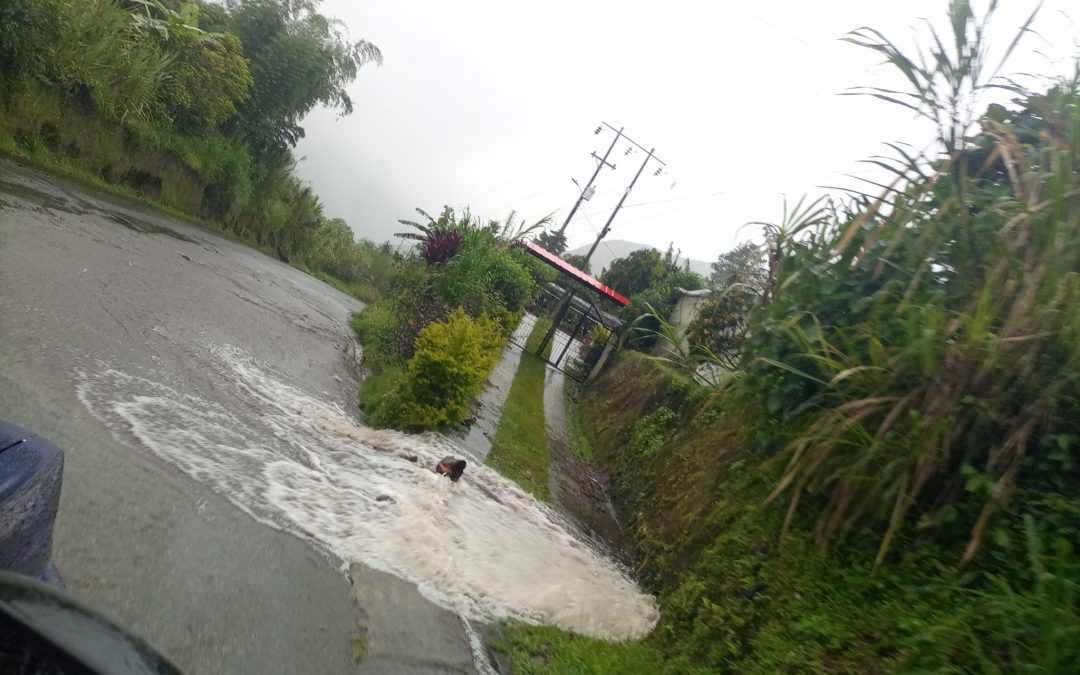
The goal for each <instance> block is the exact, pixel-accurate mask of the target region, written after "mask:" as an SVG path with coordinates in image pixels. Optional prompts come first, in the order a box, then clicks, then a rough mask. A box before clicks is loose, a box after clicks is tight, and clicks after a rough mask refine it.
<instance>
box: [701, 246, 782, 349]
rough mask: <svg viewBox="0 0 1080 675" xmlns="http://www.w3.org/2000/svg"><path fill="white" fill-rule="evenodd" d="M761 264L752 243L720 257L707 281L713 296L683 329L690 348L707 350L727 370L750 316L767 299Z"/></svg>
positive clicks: (760, 253)
mask: <svg viewBox="0 0 1080 675" xmlns="http://www.w3.org/2000/svg"><path fill="white" fill-rule="evenodd" d="M765 264H766V261H765V254H764V251H762V249H761V247H759V246H757V245H756V244H753V243H745V244H742V245H740V246H737V247H735V248H733V249H732V250H730V251H727V252H726V253H722V254H720V257H719V258H718V259H717V260H716V262H714V263H713V264H712V270H713V272H712V276H711V277H710V278H709V281H710V284H711V285H712V287H713V294H712V296H711V297H710V298H709V299H708V300H707V301H706V302H705V304H704V305H702V306H701V308H700V309H699V310H698V314H697V317H696V318H695V319H694V322H693V323H692V324H690V327H689V329H688V330H687V339H688V340H689V342H690V344H691V346H693V347H698V348H704V349H707V350H709V352H711V353H712V354H713V355H714V356H715V357H716V358H718V359H719V360H720V362H721V363H722V364H724V365H725V366H726V367H727V368H730V369H734V368H735V367H736V365H737V364H738V361H739V350H740V349H741V347H742V344H743V341H744V340H745V338H746V327H747V325H748V323H749V320H750V313H751V312H752V311H753V310H754V308H755V307H757V306H758V305H760V304H761V303H762V302H763V301H765V299H766V297H767V296H768V291H769V283H770V282H769V274H768V271H767V270H766V267H765Z"/></svg>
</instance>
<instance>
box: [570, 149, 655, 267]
mask: <svg viewBox="0 0 1080 675" xmlns="http://www.w3.org/2000/svg"><path fill="white" fill-rule="evenodd" d="M655 151H656V148H652V149H650V150H649V154H648V156H647V157H645V161H644V162H642V163H641V166H640V167H638V170H637V173H635V174H634V179H633V180H632V181H630V185H628V186H627V187H626V192H624V193H623V196H622V198H621V199H619V203H618V204H616V205H615V210H614V211H612V212H611V215H610V216H608V219H607V222H606V223H604V227H603V229H601V230H600V234H599V235H597V237H596V241H594V242H593V245H592V248H590V249H589V252H588V253H586V254H585V262H589V259H590V258H592V254H593V253H596V247H597V246H599V245H600V240H601V239H603V238H604V237H606V236H607V233H608V232H609V231H611V221H613V220H615V216H616V214H618V213H619V209H621V208H622V206H623V203H624V202H626V197H627V196H628V195H629V194H630V191H631V190H633V189H634V183H637V179H638V177H639V176H641V172H642V171H644V170H645V165H646V164H648V163H649V160H650V159H652V158H653V152H655ZM657 161H660V160H657Z"/></svg>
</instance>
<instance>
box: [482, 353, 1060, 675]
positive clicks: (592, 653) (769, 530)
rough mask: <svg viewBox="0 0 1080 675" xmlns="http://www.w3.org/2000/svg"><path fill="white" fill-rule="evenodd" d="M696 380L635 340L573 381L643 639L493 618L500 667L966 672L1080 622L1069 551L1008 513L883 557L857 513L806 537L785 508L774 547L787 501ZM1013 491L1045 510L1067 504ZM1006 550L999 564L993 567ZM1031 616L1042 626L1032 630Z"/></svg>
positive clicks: (738, 418)
mask: <svg viewBox="0 0 1080 675" xmlns="http://www.w3.org/2000/svg"><path fill="white" fill-rule="evenodd" d="M709 393H710V392H708V391H707V390H705V389H702V388H700V387H698V386H697V385H695V384H693V383H692V382H689V381H687V380H686V379H684V378H682V377H681V376H680V375H678V374H676V373H673V372H672V371H670V370H668V369H667V368H665V367H664V366H663V365H662V364H659V363H657V362H655V361H651V360H649V359H647V358H645V357H643V356H641V355H638V354H626V355H624V356H622V357H621V358H620V359H619V361H618V362H617V363H616V364H615V366H614V367H612V368H610V369H609V370H608V371H606V373H605V374H604V375H603V376H602V377H601V378H600V379H599V380H597V382H595V383H594V384H593V385H591V386H590V387H588V388H586V389H585V391H584V392H583V394H582V398H581V405H582V410H583V413H584V419H585V422H586V425H585V431H586V435H587V437H588V439H589V441H590V442H591V444H592V447H593V449H594V451H595V452H596V461H597V463H598V464H599V465H600V466H602V467H605V468H607V469H608V470H609V471H610V472H611V475H612V482H613V488H614V492H615V498H616V500H617V501H618V502H619V503H620V505H621V506H622V507H623V509H624V510H625V512H626V513H627V514H628V518H629V523H628V525H629V527H630V529H631V530H632V532H633V533H634V535H635V544H636V546H637V552H636V553H637V556H638V559H639V561H640V565H641V569H642V577H643V578H642V581H643V583H644V585H645V586H646V588H648V589H649V590H650V591H652V592H654V593H656V595H657V598H658V600H659V603H660V606H661V610H662V619H661V623H660V625H659V626H658V628H657V630H656V632H655V633H654V635H653V636H652V637H650V638H649V639H648V640H646V641H644V642H641V643H636V644H625V645H622V644H610V643H604V642H601V641H596V640H590V639H586V638H582V637H578V636H573V635H569V634H565V633H562V632H560V631H558V630H555V629H552V628H544V627H540V628H538V627H532V626H523V625H516V624H512V625H509V626H507V629H506V634H505V638H504V640H503V641H502V642H500V644H499V645H498V648H499V649H501V650H503V651H505V652H506V653H508V655H509V657H510V659H511V660H512V662H513V663H514V664H515V668H516V670H515V672H521V673H569V672H573V673H626V672H650V673H696V672H700V673H719V672H742V673H776V672H822V671H827V672H832V673H867V672H967V669H969V668H970V667H973V665H974V664H977V663H987V664H993V666H994V668H996V670H992V671H989V672H1027V670H1025V668H1028V667H1029V666H1031V665H1032V664H1044V668H1043V669H1042V670H1037V671H1034V672H1062V671H1061V670H1060V668H1061V667H1063V666H1064V665H1065V663H1066V661H1065V660H1063V659H1066V658H1069V657H1068V654H1070V653H1071V652H1070V651H1069V650H1070V649H1071V648H1070V647H1068V645H1069V644H1071V643H1070V642H1069V640H1070V639H1071V638H1070V637H1069V636H1070V635H1072V636H1075V635H1077V634H1080V632H1078V631H1080V628H1078V624H1077V622H1076V617H1075V614H1074V613H1072V612H1073V611H1074V610H1073V609H1072V604H1071V603H1072V602H1073V601H1072V600H1071V599H1070V598H1072V597H1074V595H1070V594H1075V591H1076V583H1075V580H1074V579H1072V577H1071V574H1072V572H1071V570H1072V569H1073V568H1072V567H1071V565H1072V564H1073V562H1072V561H1073V560H1074V558H1073V557H1072V554H1071V553H1070V552H1069V551H1068V549H1067V548H1065V549H1062V548H1061V547H1060V546H1059V544H1057V543H1055V544H1053V545H1052V544H1051V541H1052V540H1051V539H1050V535H1049V533H1048V531H1047V528H1046V527H1044V526H1042V525H1041V524H1039V523H1034V522H1033V521H1031V520H1030V519H1025V518H1024V517H1023V515H1022V513H1021V510H1020V509H1016V510H1014V511H1012V512H1010V513H1009V514H1007V515H1006V516H1005V518H1004V520H1003V522H1002V525H1001V528H1002V532H1003V533H1006V534H1004V535H999V538H998V539H997V540H996V541H995V542H993V543H992V544H991V551H990V552H989V555H988V556H986V557H985V558H983V559H981V560H980V561H979V563H978V564H977V565H973V566H969V567H966V568H963V567H960V566H959V565H958V564H957V561H958V560H959V552H960V549H961V548H962V546H961V545H960V543H958V544H957V545H956V546H954V547H949V546H947V545H943V544H942V543H941V542H935V541H934V540H932V539H930V538H928V537H925V536H922V535H920V532H919V531H918V530H916V529H911V530H909V531H905V533H904V535H903V538H902V540H901V541H900V542H898V546H897V551H896V554H895V557H896V559H895V560H894V561H892V562H890V564H889V565H887V566H884V567H875V566H874V564H873V553H874V551H876V546H877V543H878V541H877V538H876V537H875V536H874V533H873V532H871V531H867V530H862V529H857V530H855V531H854V532H853V533H852V534H851V535H850V536H848V537H847V538H845V539H844V540H843V541H842V542H841V543H839V544H838V545H836V546H834V547H832V548H831V549H829V551H828V552H826V553H822V552H820V550H819V549H818V548H817V547H816V546H815V544H814V541H813V538H812V536H811V534H812V527H811V522H810V521H809V519H803V518H801V517H799V516H798V515H796V516H795V522H794V525H793V526H792V530H791V532H790V533H789V534H788V535H787V537H786V538H785V539H784V541H783V545H782V546H781V545H780V541H779V539H778V537H777V532H778V531H779V530H780V527H781V525H782V523H783V521H784V516H785V511H786V509H785V508H784V506H783V505H779V504H775V503H772V504H768V503H766V497H767V495H768V492H769V488H770V485H771V483H770V478H771V476H770V471H769V468H768V467H767V466H763V465H762V464H761V463H760V462H759V461H758V460H757V459H756V458H757V452H758V449H757V446H756V443H755V440H754V435H755V432H754V430H753V429H752V428H751V427H750V426H749V425H748V424H747V419H750V417H751V416H750V414H749V412H745V413H744V412H740V411H737V410H731V409H725V408H724V406H722V405H718V404H717V402H716V401H715V400H713V399H712V398H711V397H710V396H709ZM1021 497H1022V498H1023V499H1025V500H1030V501H1029V503H1028V505H1027V507H1028V509H1030V508H1032V505H1033V504H1034V505H1035V506H1036V507H1037V508H1038V509H1040V510H1042V512H1043V513H1045V514H1046V516H1045V518H1046V519H1047V521H1049V522H1058V521H1060V520H1063V519H1065V518H1069V516H1068V515H1067V514H1068V513H1071V511H1070V510H1069V509H1070V508H1073V507H1069V506H1068V505H1066V504H1061V503H1058V502H1056V501H1054V500H1053V499H1045V500H1042V501H1040V498H1039V497H1038V496H1035V495H1029V494H1026V495H1021V496H1018V499H1019V498H1021ZM961 543H962V542H961ZM1006 559H1011V562H1010V563H1008V565H1010V566H1011V567H1012V568H1013V571H1012V572H1010V573H1009V574H1008V577H1007V578H1008V579H1009V581H1006V580H1005V579H1006V577H1005V576H996V574H995V573H1000V574H1005V567H1006V563H1004V562H1002V561H1003V560H1006ZM1018 561H1019V562H1018ZM1016 568H1020V571H1019V572H1016V571H1015V569H1016ZM1025 568H1026V571H1025ZM992 574H994V576H991V575H992ZM1040 574H1041V575H1043V576H1042V577H1041V580H1040V577H1039V575H1040ZM994 579H997V581H994ZM1005 584H1008V585H1007V586H1006V585H1005ZM1070 589H1071V590H1070ZM1033 626H1044V627H1048V626H1054V628H1053V629H1050V628H1047V630H1046V632H1045V633H1044V637H1043V638H1040V639H1039V640H1036V639H1035V634H1034V633H1031V630H1032V627H1033ZM1043 640H1045V641H1043ZM1003 666H1004V667H1003Z"/></svg>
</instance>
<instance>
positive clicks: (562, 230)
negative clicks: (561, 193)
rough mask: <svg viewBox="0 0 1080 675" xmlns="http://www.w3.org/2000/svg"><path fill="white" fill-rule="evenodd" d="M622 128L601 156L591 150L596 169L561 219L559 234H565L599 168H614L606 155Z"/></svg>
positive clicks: (598, 172) (608, 153) (612, 148)
mask: <svg viewBox="0 0 1080 675" xmlns="http://www.w3.org/2000/svg"><path fill="white" fill-rule="evenodd" d="M608 128H609V129H610V128H611V127H610V126H609V127H608ZM622 130H623V128H622V127H619V130H618V131H616V132H615V140H613V141H611V145H610V146H609V147H608V149H607V152H605V153H604V156H603V157H597V156H596V152H595V151H593V153H592V157H593V159H596V160H598V163H597V165H596V171H593V175H592V177H591V178H589V182H588V183H586V184H585V187H584V188H582V190H581V194H580V195H579V196H578V199H577V201H576V202H574V208H572V209H570V214H569V215H568V216H566V220H564V221H563V224H562V227H560V228H559V234H560V235H563V236H565V234H566V226H567V225H569V224H570V220H571V219H572V218H573V217H574V214H575V213H577V210H578V207H579V206H581V202H582V201H584V200H585V195H586V194H588V193H589V188H591V187H592V184H593V181H595V180H596V177H597V176H599V175H600V169H603V168H604V167H605V166H606V167H608V168H609V169H614V168H615V165H614V164H610V163H608V161H607V158H608V155H610V154H611V151H612V150H614V149H615V144H616V143H618V142H619V139H620V138H622ZM600 131H602V127H597V128H596V133H600Z"/></svg>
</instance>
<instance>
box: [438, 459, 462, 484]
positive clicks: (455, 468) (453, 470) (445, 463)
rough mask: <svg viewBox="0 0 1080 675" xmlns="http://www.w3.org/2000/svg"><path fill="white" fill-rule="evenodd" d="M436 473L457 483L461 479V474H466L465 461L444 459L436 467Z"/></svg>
mask: <svg viewBox="0 0 1080 675" xmlns="http://www.w3.org/2000/svg"><path fill="white" fill-rule="evenodd" d="M435 473H437V474H440V475H443V476H449V477H450V480H452V481H454V482H455V483H456V482H457V479H458V478H461V474H463V473H465V460H463V459H454V458H453V457H443V458H442V459H440V460H439V463H438V464H436V465H435Z"/></svg>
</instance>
